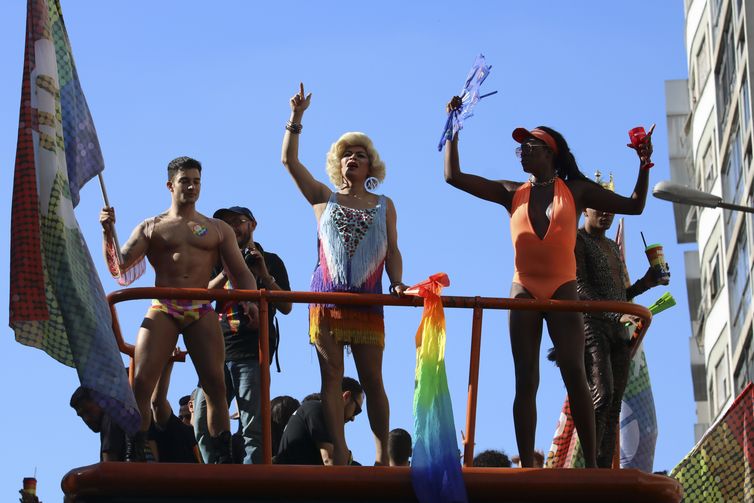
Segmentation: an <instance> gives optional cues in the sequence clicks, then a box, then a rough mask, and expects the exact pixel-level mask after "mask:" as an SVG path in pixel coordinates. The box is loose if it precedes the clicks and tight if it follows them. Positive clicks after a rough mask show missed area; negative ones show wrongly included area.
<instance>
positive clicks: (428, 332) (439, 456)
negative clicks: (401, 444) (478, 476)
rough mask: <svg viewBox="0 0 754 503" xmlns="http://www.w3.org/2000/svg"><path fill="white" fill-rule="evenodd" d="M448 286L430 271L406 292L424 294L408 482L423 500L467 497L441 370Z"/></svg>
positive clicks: (435, 502) (452, 501)
mask: <svg viewBox="0 0 754 503" xmlns="http://www.w3.org/2000/svg"><path fill="white" fill-rule="evenodd" d="M449 284H450V282H449V280H448V276H447V275H446V274H444V273H440V274H433V275H432V276H430V278H429V279H428V280H426V281H424V282H422V283H419V284H418V285H415V286H414V287H412V288H410V289H409V290H407V292H406V293H408V294H412V295H418V296H420V297H424V312H423V313H422V320H421V324H420V325H419V330H417V332H416V384H415V389H414V451H413V455H412V457H411V483H412V485H413V487H414V493H415V494H416V497H417V499H418V500H419V501H420V502H421V503H465V502H466V501H467V498H466V486H465V485H464V482H463V476H462V475H461V459H460V455H459V453H460V451H459V450H458V443H457V442H456V434H455V424H454V422H453V406H452V404H451V402H450V392H449V391H448V377H447V375H446V374H445V313H444V311H443V307H442V299H441V298H440V294H441V292H442V288H443V286H448V285H449Z"/></svg>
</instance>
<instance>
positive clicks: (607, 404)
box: [584, 317, 631, 468]
mask: <svg viewBox="0 0 754 503" xmlns="http://www.w3.org/2000/svg"><path fill="white" fill-rule="evenodd" d="M584 331H585V335H586V351H585V352H584V363H585V364H586V378H587V381H588V382H589V389H590V391H591V392H592V400H593V403H594V415H595V426H596V430H597V438H596V440H597V466H599V467H600V468H610V467H611V466H612V462H613V451H614V450H615V434H616V431H617V428H616V426H617V424H618V420H619V419H620V408H621V401H622V399H623V392H624V391H625V389H626V382H627V381H628V370H629V364H630V363H631V348H630V347H629V345H628V338H627V334H626V328H625V327H623V326H621V325H618V324H616V323H613V322H608V321H603V320H597V319H590V318H587V317H584Z"/></svg>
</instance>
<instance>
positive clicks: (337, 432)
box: [315, 333, 348, 465]
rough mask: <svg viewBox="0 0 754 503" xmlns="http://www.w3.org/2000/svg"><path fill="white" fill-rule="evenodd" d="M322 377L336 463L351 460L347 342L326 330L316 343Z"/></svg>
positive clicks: (326, 417) (323, 395)
mask: <svg viewBox="0 0 754 503" xmlns="http://www.w3.org/2000/svg"><path fill="white" fill-rule="evenodd" d="M315 347H316V348H317V358H319V373H320V377H321V379H322V388H321V390H320V394H321V397H322V406H323V408H324V410H325V424H327V429H328V431H329V432H330V437H331V438H332V443H333V463H334V464H336V465H345V464H346V463H348V447H347V446H346V434H345V423H344V416H345V412H344V410H343V344H341V343H339V342H337V341H336V340H335V338H334V337H333V336H332V335H330V334H329V333H323V334H322V336H321V337H320V338H319V340H318V341H317V343H316V344H315Z"/></svg>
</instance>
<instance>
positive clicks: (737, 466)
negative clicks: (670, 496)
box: [670, 383, 754, 503]
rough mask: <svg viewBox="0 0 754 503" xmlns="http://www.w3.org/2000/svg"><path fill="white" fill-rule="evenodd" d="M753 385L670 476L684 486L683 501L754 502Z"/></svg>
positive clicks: (749, 385) (703, 502)
mask: <svg viewBox="0 0 754 503" xmlns="http://www.w3.org/2000/svg"><path fill="white" fill-rule="evenodd" d="M752 468H754V385H752V384H751V383H749V384H748V386H746V388H744V390H743V391H742V392H741V394H740V395H738V398H736V400H735V401H734V402H733V405H731V406H730V409H728V411H727V412H726V413H725V414H724V415H723V417H721V418H720V419H718V420H717V421H716V422H715V424H713V425H712V427H710V429H709V430H707V433H705V434H704V436H703V437H702V439H701V440H700V441H699V443H697V444H696V446H695V447H694V448H693V449H692V450H691V452H689V453H688V454H687V455H686V457H685V458H683V460H682V461H681V462H680V463H678V466H676V467H675V468H673V471H671V472H670V476H671V477H673V478H675V479H676V480H678V482H680V483H681V485H682V486H683V501H684V503H697V502H698V503H706V502H708V501H740V502H747V503H751V502H754V477H752V475H754V474H752Z"/></svg>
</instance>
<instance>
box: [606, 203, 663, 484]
mask: <svg viewBox="0 0 754 503" xmlns="http://www.w3.org/2000/svg"><path fill="white" fill-rule="evenodd" d="M615 242H616V243H617V244H618V249H620V253H621V257H622V259H623V265H624V267H625V265H626V238H625V235H624V226H623V219H622V218H621V219H620V220H619V221H618V232H617V234H616V236H615ZM628 277H629V276H628V271H626V281H627V283H628V284H627V285H626V287H628V286H630V280H629V279H628ZM667 295H669V294H667ZM666 298H667V296H666V295H663V296H662V297H661V299H666ZM671 298H672V297H671ZM659 302H660V301H658V302H655V303H654V304H652V306H650V307H649V310H650V311H651V312H652V314H653V315H655V314H657V313H658V312H660V309H655V308H656V307H657V306H659V304H658V303H659ZM666 305H667V306H670V305H675V301H673V303H672V304H670V303H669V302H668V303H667V304H666ZM657 433H658V430H657V416H656V414H655V400H654V396H653V395H652V384H651V383H650V381H649V367H647V358H646V356H645V354H644V345H643V344H642V345H640V346H639V347H638V348H637V350H636V352H635V353H634V357H633V358H632V359H631V364H630V365H629V367H628V382H627V383H626V389H625V391H624V392H623V402H622V403H621V408H620V467H621V468H637V469H639V470H642V471H645V472H648V473H651V472H652V467H653V466H654V459H655V445H656V444H657Z"/></svg>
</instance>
